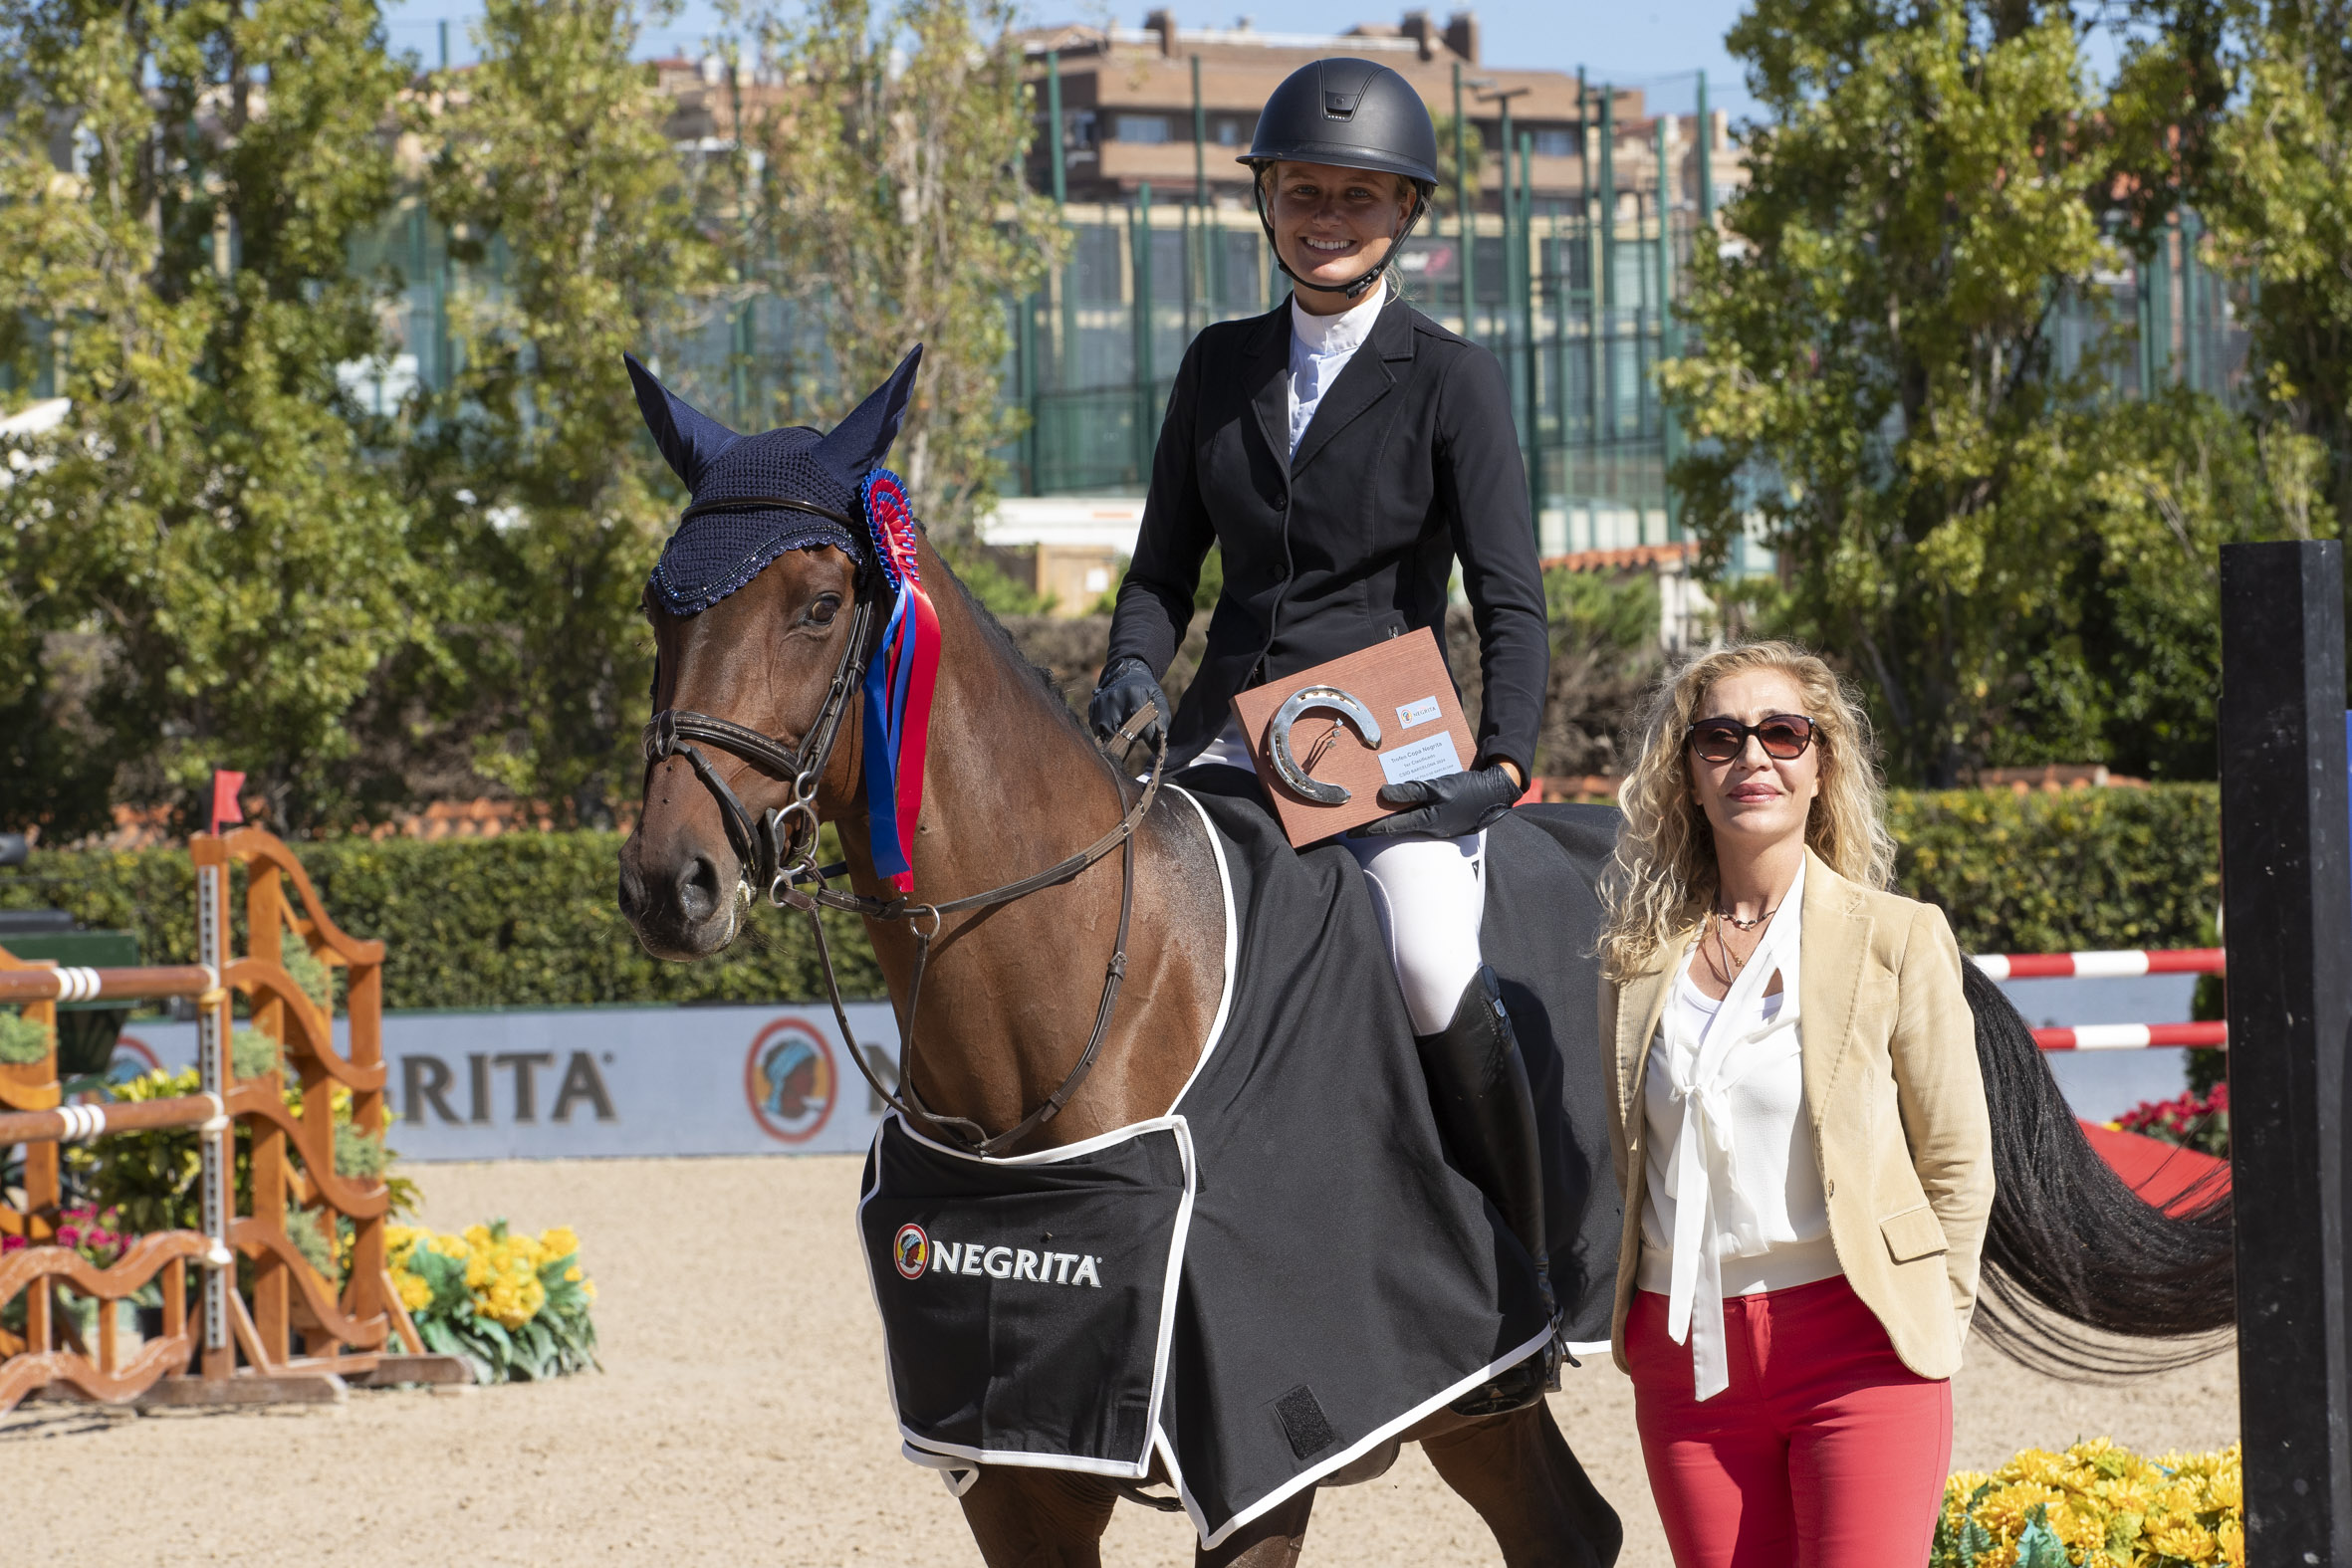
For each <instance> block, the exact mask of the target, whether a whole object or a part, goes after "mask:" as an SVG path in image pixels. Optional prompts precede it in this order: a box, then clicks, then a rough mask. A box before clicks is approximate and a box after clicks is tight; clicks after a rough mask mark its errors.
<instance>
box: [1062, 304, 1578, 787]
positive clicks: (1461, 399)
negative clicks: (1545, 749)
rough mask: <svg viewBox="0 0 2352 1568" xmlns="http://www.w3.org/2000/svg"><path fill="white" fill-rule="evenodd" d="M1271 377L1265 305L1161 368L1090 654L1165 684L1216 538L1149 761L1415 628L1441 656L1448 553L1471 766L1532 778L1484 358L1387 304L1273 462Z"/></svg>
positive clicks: (1276, 336)
mask: <svg viewBox="0 0 2352 1568" xmlns="http://www.w3.org/2000/svg"><path fill="white" fill-rule="evenodd" d="M1290 367H1291V303H1290V301H1289V300H1288V299H1286V300H1284V302H1283V303H1282V304H1281V305H1280V306H1278V307H1277V308H1276V309H1275V310H1274V311H1272V312H1270V313H1269V314H1267V315H1265V316H1260V317H1254V318H1252V319H1250V320H1247V321H1237V322H1221V323H1219V324H1217V325H1215V326H1213V327H1210V328H1207V329H1205V330H1204V331H1203V332H1202V333H1201V335H1200V336H1198V337H1196V338H1194V339H1193V344H1192V347H1191V348H1190V350H1188V351H1187V352H1186V353H1185V356H1184V366H1183V368H1182V369H1181V370H1179V371H1178V372H1177V374H1176V389H1175V392H1174V394H1173V395H1172V396H1171V397H1170V398H1169V401H1168V417H1167V421H1166V423H1165V424H1163V425H1162V426H1161V429H1160V444H1159V450H1158V453H1157V455H1156V456H1155V457H1154V458H1153V460H1152V471H1151V494H1150V498H1149V499H1148V500H1147V501H1146V502H1145V503H1144V508H1143V530H1142V535H1141V537H1140V538H1139V539H1138V540H1137V541H1136V546H1135V559H1134V560H1133V562H1132V563H1131V564H1130V565H1129V566H1128V569H1127V577H1126V581H1125V582H1123V583H1122V584H1121V585H1120V587H1119V598H1118V611H1117V613H1116V615H1115V616H1113V618H1112V620H1111V627H1110V658H1109V661H1108V662H1109V663H1114V664H1115V663H1116V662H1118V661H1119V660H1120V659H1124V658H1130V657H1132V658H1139V659H1141V660H1143V661H1144V662H1145V663H1146V664H1148V665H1150V666H1151V668H1152V670H1153V672H1154V673H1155V674H1157V673H1159V672H1162V671H1165V670H1166V669H1167V667H1168V662H1169V660H1171V659H1172V658H1174V657H1175V655H1176V647H1177V644H1178V643H1179V642H1181V641H1182V640H1183V637H1184V629H1185V627H1186V625H1187V624H1188V623H1189V622H1190V621H1191V620H1192V613H1193V607H1192V596H1193V589H1194V587H1195V586H1196V585H1197V584H1198V583H1199V581H1200V571H1201V561H1202V559H1203V558H1204V557H1206V556H1207V555H1208V552H1209V547H1210V545H1211V544H1215V545H1217V546H1218V547H1219V548H1220V550H1221V552H1222V554H1223V557H1224V563H1225V592H1224V596H1223V597H1222V598H1220V599H1219V600H1218V601H1217V608H1216V611H1215V613H1214V614H1213V615H1212V616H1211V617H1210V620H1209V646H1208V651H1207V653H1206V655H1205V656H1204V657H1203V659H1202V661H1201V668H1200V672H1199V673H1198V674H1197V675H1195V676H1194V677H1193V682H1192V685H1191V687H1190V689H1188V690H1187V691H1186V692H1185V694H1184V700H1183V701H1182V702H1181V703H1179V704H1178V705H1177V711H1176V719H1175V724H1174V726H1173V728H1172V730H1171V732H1170V735H1169V746H1168V761H1169V764H1170V766H1171V767H1173V766H1178V765H1181V764H1183V763H1186V762H1190V761H1191V760H1192V759H1193V758H1194V757H1195V756H1197V755H1198V754H1199V753H1200V751H1201V749H1202V748H1203V747H1205V746H1207V745H1208V744H1209V742H1210V741H1212V740H1214V739H1216V736H1217V733H1218V732H1219V731H1220V730H1222V729H1224V728H1225V724H1226V720H1227V719H1228V718H1229V717H1230V710H1229V708H1228V703H1229V702H1230V700H1231V699H1232V697H1233V695H1234V693H1236V692H1239V691H1244V690H1247V689H1248V688H1250V687H1252V686H1257V685H1261V684H1263V683H1265V682H1267V681H1270V680H1274V679H1278V678H1280V677H1282V676H1285V675H1289V674H1292V673H1294V672H1295V671H1298V670H1303V669H1308V668H1311V667H1312V666H1314V665H1317V664H1321V663H1323V662H1324V661H1325V660H1327V659H1335V658H1338V657H1340V656H1341V655H1342V654H1348V653H1353V652H1356V651H1357V650H1359V649H1361V648H1365V647H1368V646H1370V645H1371V644H1373V643H1375V642H1378V641H1380V640H1381V639H1383V638H1386V637H1394V636H1398V635H1400V634H1401V633H1403V632H1406V631H1411V630H1414V629H1417V628H1419V627H1423V626H1429V627H1433V628H1436V629H1437V632H1438V645H1439V646H1440V647H1441V648H1442V647H1444V645H1445V632H1444V620H1445V613H1446V584H1447V579H1448V577H1449V576H1450V575H1451V567H1452V563H1453V560H1454V558H1456V557H1457V556H1459V557H1460V558H1461V560H1462V584H1463V587H1464V589H1465V590H1466V591H1467V593H1468V594H1469V597H1470V604H1471V610H1472V613H1473V616H1474V618H1475V620H1476V622H1477V625H1478V633H1479V662H1480V666H1481V673H1482V674H1483V675H1484V677H1485V680H1486V703H1485V706H1484V708H1483V710H1482V712H1481V715H1480V719H1479V734H1478V748H1479V758H1478V761H1480V762H1496V761H1501V760H1503V759H1506V758H1508V759H1509V760H1510V761H1512V762H1514V763H1516V764H1518V765H1519V770H1520V774H1521V777H1523V778H1526V777H1529V776H1530V775H1532V774H1533V772H1534V761H1535V731H1536V726H1537V724H1538V723H1539V722H1540V721H1541V719H1542V714H1543V691H1544V681H1545V678H1546V676H1547V674H1548V673H1549V669H1550V662H1551V643H1550V638H1549V635H1548V632H1547V630H1546V627H1545V623H1544V605H1543V578H1542V572H1541V570H1540V569H1539V568H1538V567H1537V565H1536V563H1535V540H1534V530H1533V528H1532V527H1531V526H1530V523H1529V516H1528V481H1527V470H1526V469H1525V468H1523V467H1522V466H1521V462H1520V451H1519V438H1518V435H1517V432H1516V431H1515V429H1514V428H1513V425H1512V418H1511V391H1510V388H1509V386H1508V384H1507V383H1506V382H1505V380H1504V377H1503V367H1502V365H1500V364H1499V363H1497V362H1496V359H1495V356H1494V355H1493V354H1491V353H1489V352H1488V351H1487V350H1486V349H1484V348H1481V347H1478V346H1477V345H1476V344H1473V343H1470V342H1466V341H1464V340H1463V339H1462V338H1460V337H1457V336H1454V335H1453V334H1452V333H1449V332H1447V331H1446V330H1445V329H1444V328H1442V327H1440V326H1438V325H1437V323H1435V322H1433V321H1431V320H1430V319H1429V318H1428V317H1426V316H1423V315H1421V314H1420V313H1419V312H1418V311H1415V310H1414V309H1413V308H1412V307H1411V306H1409V305H1407V304H1405V303H1404V302H1403V301H1402V300H1394V299H1392V300H1390V301H1389V303H1388V304H1387V305H1386V306H1385V307H1383V308H1382V310H1381V312H1380V318H1379V320H1378V321H1377V322H1375V323H1374V324H1373V326H1372V332H1371V335H1370V336H1369V337H1368V338H1366V340H1365V341H1364V344H1363V346H1362V347H1360V348H1358V349H1357V350H1356V351H1355V354H1354V356H1353V357H1351V358H1350V359H1349V360H1348V361H1347V364H1346V366H1345V367H1344V368H1343V369H1341V370H1340V372H1339V374H1338V376H1337V377H1336V378H1335V379H1334V380H1333V381H1332V383H1331V385H1330V387H1329V389H1328V390H1327V391H1325V392H1324V394H1323V398H1322V401H1321V402H1320V403H1318V404H1317V405H1316V406H1315V410H1314V418H1313V420H1312V422H1311V423H1309V424H1308V426H1307V428H1306V434H1305V436H1304V437H1303V439H1301V440H1300V441H1299V443H1298V455H1297V458H1296V460H1295V461H1292V460H1291V459H1290V457H1289V456H1288V452H1289V448H1290V439H1289V437H1290ZM1457 681H1459V677H1457Z"/></svg>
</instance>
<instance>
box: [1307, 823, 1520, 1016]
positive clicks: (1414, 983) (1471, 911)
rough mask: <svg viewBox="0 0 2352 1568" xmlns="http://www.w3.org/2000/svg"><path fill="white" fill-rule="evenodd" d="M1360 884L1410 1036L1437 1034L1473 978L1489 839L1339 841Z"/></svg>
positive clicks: (1484, 899) (1479, 836)
mask: <svg viewBox="0 0 2352 1568" xmlns="http://www.w3.org/2000/svg"><path fill="white" fill-rule="evenodd" d="M1339 841H1340V842H1341V843H1343V844H1345V845H1346V846H1347V849H1348V852H1349V853H1350V854H1352V855H1354V856H1355V859H1356V864H1358V865H1360V866H1362V867H1363V868H1364V879H1365V880H1366V881H1368V882H1370V883H1371V884H1372V908H1373V910H1374V912H1375V913H1377V914H1378V915H1379V916H1380V934H1381V935H1382V936H1384V937H1386V938H1387V939H1388V962H1389V963H1390V965H1391V966H1393V967H1394V968H1395V970H1396V983H1397V986H1398V987H1399V988H1400V989H1401V990H1402V991H1403V992H1404V994H1405V1010H1406V1011H1407V1012H1410V1013H1411V1014H1412V1015H1413V1032H1414V1033H1416V1034H1435V1033H1437V1032H1439V1031H1440V1030H1442V1029H1443V1028H1444V1027H1445V1026H1446V1025H1447V1024H1448V1023H1450V1022H1452V1021H1453V1017H1454V1005H1455V1004H1456V1003H1458V1002H1460V1001H1461V1000H1462V993H1463V991H1464V989H1465V988H1466V987H1468V986H1469V985H1470V982H1471V979H1472V978H1473V977H1474V976H1476V975H1477V974H1478V967H1479V963H1480V957H1479V946H1478V926H1479V920H1480V918H1481V917H1482V916H1483V915H1484V914H1485V913H1486V908H1487V835H1486V834H1484V833H1473V834H1471V835H1470V836H1469V837H1467V838H1342V839H1340V840H1339Z"/></svg>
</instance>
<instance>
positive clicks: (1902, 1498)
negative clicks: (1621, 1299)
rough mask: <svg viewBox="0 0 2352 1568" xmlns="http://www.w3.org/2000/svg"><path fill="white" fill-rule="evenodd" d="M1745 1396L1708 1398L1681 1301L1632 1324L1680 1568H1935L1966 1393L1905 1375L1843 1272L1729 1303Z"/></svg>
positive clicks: (1630, 1340) (1730, 1332) (1659, 1303)
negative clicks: (1695, 1370)
mask: <svg viewBox="0 0 2352 1568" xmlns="http://www.w3.org/2000/svg"><path fill="white" fill-rule="evenodd" d="M1724 1337H1725V1339H1726V1341H1727V1342H1728V1347H1729V1350H1730V1359H1731V1376H1732V1386H1731V1387H1730V1388H1728V1389H1726V1390H1724V1391H1723V1392H1722V1393H1721V1394H1718V1395H1716V1396H1715V1398H1713V1399H1711V1400H1706V1401H1700V1400H1698V1399H1695V1398H1693V1397H1692V1376H1691V1351H1690V1347H1689V1346H1688V1345H1678V1344H1676V1343H1675V1342H1674V1341H1673V1340H1672V1339H1670V1338H1668V1337H1667V1333H1666V1298H1665V1297H1664V1296H1662V1295H1659V1294H1657V1293H1656V1292H1654V1291H1648V1290H1644V1291H1640V1292H1637V1293H1636V1294H1635V1296H1634V1299H1633V1309H1632V1311H1631V1313H1630V1314H1629V1315H1628V1317H1627V1319H1626V1323H1625V1359H1626V1361H1627V1362H1628V1363H1629V1364H1630V1365H1631V1366H1632V1368H1633V1409H1634V1419H1635V1422H1636V1424H1637V1425H1638V1426H1639V1428H1640V1429H1641V1447H1642V1457H1643V1459H1644V1460H1645V1461H1646V1462H1647V1464H1648V1466H1649V1472H1650V1491H1651V1493H1652V1495H1654V1496H1655V1497H1656V1499H1657V1502H1658V1514H1659V1517H1660V1518H1661V1519H1663V1520H1664V1521H1665V1524H1666V1540H1667V1544H1668V1545H1669V1546H1670V1547H1671V1548H1672V1549H1673V1551H1674V1561H1675V1564H1676V1568H1792V1565H1793V1568H1888V1565H1890V1564H1912V1563H1924V1562H1926V1561H1927V1558H1928V1549H1929V1547H1930V1546H1931V1544H1932V1543H1933V1541H1934V1537H1935V1533H1936V1515H1937V1512H1938V1510H1939V1508H1940V1506H1941V1503H1942V1499H1943V1495H1944V1476H1945V1473H1946V1471H1948V1470H1949V1469H1950V1468H1951V1465H1952V1385H1951V1384H1950V1383H1949V1382H1941V1381H1936V1380H1933V1379H1929V1378H1923V1377H1920V1376H1918V1375H1917V1374H1916V1373H1914V1372H1912V1371H1911V1370H1910V1369H1909V1368H1908V1367H1906V1366H1904V1365H1903V1362H1902V1360H1901V1358H1900V1357H1898V1356H1897V1355H1896V1354H1895V1348H1894V1346H1893V1345H1891V1344H1889V1343H1888V1342H1887V1335H1886V1330H1885V1328H1883V1327H1882V1326H1881V1325H1880V1324H1879V1321H1878V1316H1877V1314H1875V1313H1874V1312H1872V1311H1871V1310H1870V1308H1868V1307H1867V1306H1864V1305H1863V1304H1862V1301H1861V1298H1860V1297H1858V1296H1856V1295H1855V1294H1854V1291H1853V1287H1852V1286H1850V1285H1848V1284H1847V1283H1846V1281H1845V1278H1844V1276H1843V1275H1839V1276H1838V1277H1836V1278H1834V1279H1821V1280H1815V1281H1814V1282H1813V1283H1811V1284H1809V1285H1798V1286H1795V1287H1794V1288H1792V1289H1788V1290H1770V1291H1765V1292H1763V1293H1761V1294H1757V1295H1745V1296H1734V1297H1732V1298H1731V1299H1730V1300H1729V1301H1727V1302H1725V1303H1724Z"/></svg>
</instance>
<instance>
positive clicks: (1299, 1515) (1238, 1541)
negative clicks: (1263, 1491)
mask: <svg viewBox="0 0 2352 1568" xmlns="http://www.w3.org/2000/svg"><path fill="white" fill-rule="evenodd" d="M1313 1511H1314V1488H1313V1487H1312V1486H1308V1487H1306V1488H1304V1489H1303V1490H1301V1491H1299V1492H1298V1493H1297V1494H1296V1495H1295V1496H1293V1497H1291V1498H1289V1499H1287V1500H1285V1501H1284V1502H1283V1503H1282V1504H1281V1505H1279V1506H1277V1507H1273V1508H1269V1509H1267V1510H1266V1511H1265V1512H1264V1513H1262V1514H1260V1515H1259V1516H1258V1517H1257V1518H1255V1519H1252V1520H1251V1521H1250V1522H1249V1523H1247V1524H1245V1525H1243V1526H1242V1527H1241V1528H1240V1529H1238V1530H1236V1531H1234V1532H1233V1533H1232V1534H1231V1535H1229V1536H1227V1537H1226V1538H1225V1541H1224V1544H1222V1545H1220V1546H1219V1547H1218V1548H1217V1549H1216V1550H1215V1551H1213V1552H1196V1553H1194V1554H1193V1559H1192V1562H1193V1568H1292V1565H1293V1564H1294V1563H1296V1562H1297V1561H1298V1549H1299V1548H1300V1547H1302V1546H1304V1545H1305V1544H1306V1516H1307V1515H1308V1514H1310V1513H1312V1512H1313Z"/></svg>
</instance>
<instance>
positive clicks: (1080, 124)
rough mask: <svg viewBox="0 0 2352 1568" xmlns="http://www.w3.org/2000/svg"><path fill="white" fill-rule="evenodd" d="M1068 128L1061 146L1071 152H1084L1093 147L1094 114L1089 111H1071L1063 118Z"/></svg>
mask: <svg viewBox="0 0 2352 1568" xmlns="http://www.w3.org/2000/svg"><path fill="white" fill-rule="evenodd" d="M1064 117H1065V118H1067V119H1068V121H1069V128H1068V129H1067V130H1066V131H1065V132H1064V133H1063V135H1062V138H1061V144H1062V145H1063V146H1064V147H1067V148H1069V149H1070V150H1072V151H1084V150H1086V149H1089V148H1091V147H1092V146H1093V145H1094V112H1093V111H1092V110H1090V109H1077V110H1071V111H1070V112H1068V114H1066V115H1065V116H1064Z"/></svg>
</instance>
